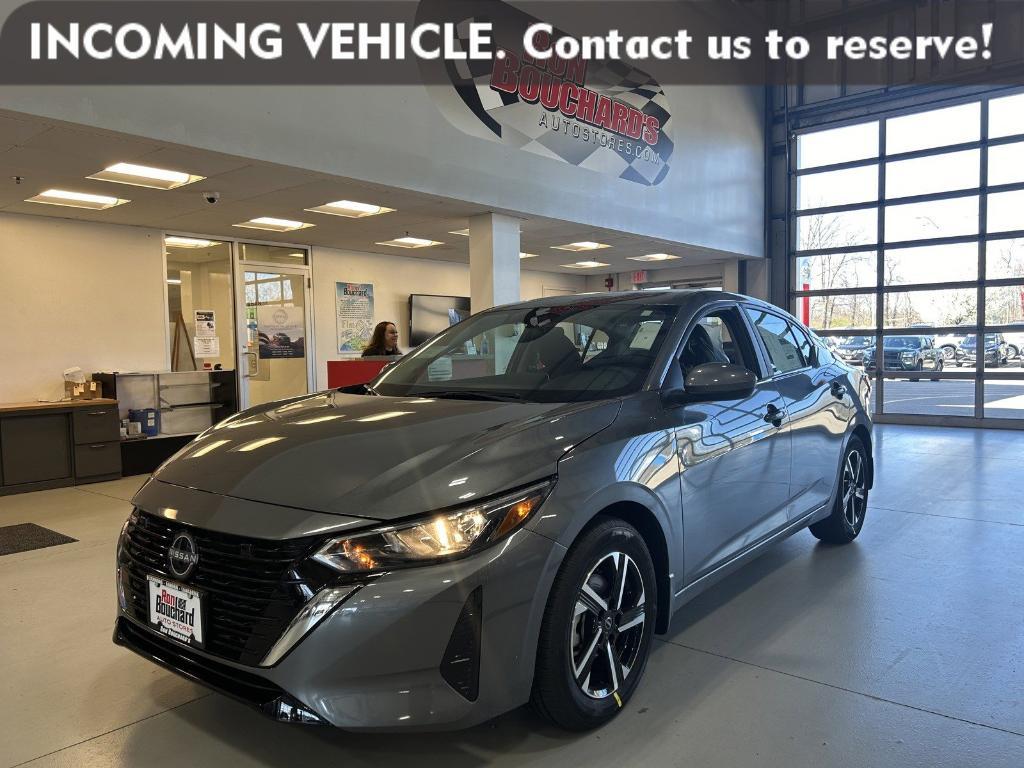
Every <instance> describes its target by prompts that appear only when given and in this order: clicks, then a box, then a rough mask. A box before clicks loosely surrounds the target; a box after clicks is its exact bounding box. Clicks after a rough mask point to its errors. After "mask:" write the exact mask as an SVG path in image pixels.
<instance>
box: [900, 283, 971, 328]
mask: <svg viewBox="0 0 1024 768" xmlns="http://www.w3.org/2000/svg"><path fill="white" fill-rule="evenodd" d="M884 313H885V314H884V322H885V327H886V328H910V327H911V326H913V325H935V326H951V325H953V326H956V325H974V324H976V323H977V322H978V292H977V291H976V290H975V289H973V288H959V289H954V290H946V291H893V292H891V293H888V294H886V296H885V301H884Z"/></svg>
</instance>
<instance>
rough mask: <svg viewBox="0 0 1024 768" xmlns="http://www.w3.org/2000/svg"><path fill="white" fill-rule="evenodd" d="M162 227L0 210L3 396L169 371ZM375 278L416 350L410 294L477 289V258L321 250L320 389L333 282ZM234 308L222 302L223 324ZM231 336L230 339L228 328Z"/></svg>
mask: <svg viewBox="0 0 1024 768" xmlns="http://www.w3.org/2000/svg"><path fill="white" fill-rule="evenodd" d="M161 236H162V233H161V232H159V231H157V230H150V229H143V228H139V227H125V226H112V225H108V224H97V223H89V222H81V221H72V220H70V219H59V218H52V217H48V216H21V215H13V214H0V275H2V277H3V280H2V282H0V307H2V309H3V312H2V313H0V316H2V317H3V332H4V337H5V339H6V346H7V352H6V353H5V354H4V355H3V357H2V358H0V361H2V362H0V403H7V402H23V401H24V402H31V401H34V400H36V399H39V398H47V399H52V398H58V397H61V396H62V395H63V392H64V385H63V380H62V372H63V370H64V369H65V368H70V367H71V366H74V365H77V366H79V367H81V368H82V370H83V371H85V372H86V373H92V372H94V371H141V370H165V369H166V368H167V323H166V321H165V319H164V313H165V305H164V301H165V293H164V291H165V280H166V275H165V274H164V261H163V254H162V251H163V248H162V243H161ZM339 281H341V282H366V283H373V285H374V292H375V308H376V316H377V319H378V320H384V319H390V320H393V321H394V322H396V323H397V324H398V328H399V343H400V346H401V347H402V349H408V329H409V303H408V302H409V294H410V293H436V294H442V295H456V296H468V295H469V265H468V264H457V263H452V262H445V261H432V260H429V259H420V258H410V257H403V256H385V255H380V254H372V253H356V252H351V251H339V250H335V249H331V248H314V249H313V314H314V323H315V333H316V340H315V347H314V352H315V354H316V361H317V366H316V370H317V385H318V386H319V387H325V386H326V385H327V360H336V359H338V358H339V355H338V354H337V350H336V335H337V334H336V330H335V322H334V316H335V304H334V284H335V283H336V282H339ZM585 282H586V281H585V279H584V277H582V276H579V275H560V274H554V273H549V272H527V271H524V272H523V273H522V276H521V282H520V286H521V293H522V297H523V298H524V299H532V298H539V297H541V296H543V295H554V294H556V293H567V292H578V291H583V290H585ZM230 316H231V315H230V313H229V312H228V311H227V310H226V309H224V310H223V311H221V310H220V309H218V313H217V321H218V323H219V324H223V323H225V322H229V318H230ZM221 335H222V338H221V343H222V344H226V343H227V335H226V333H224V332H223V331H222V334H221Z"/></svg>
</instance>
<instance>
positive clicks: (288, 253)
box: [240, 243, 309, 265]
mask: <svg viewBox="0 0 1024 768" xmlns="http://www.w3.org/2000/svg"><path fill="white" fill-rule="evenodd" d="M240 248H241V251H240V252H241V258H242V261H269V262H272V263H275V264H292V265H302V264H308V263H309V253H308V252H307V251H305V250H303V249H301V248H291V247H289V246H281V245H259V244H256V243H242V244H241V246H240Z"/></svg>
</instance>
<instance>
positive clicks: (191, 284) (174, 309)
mask: <svg viewBox="0 0 1024 768" xmlns="http://www.w3.org/2000/svg"><path fill="white" fill-rule="evenodd" d="M164 251H165V254H166V256H167V300H168V310H169V315H168V318H167V320H168V323H169V332H168V336H167V341H168V346H169V352H170V360H171V365H172V367H173V369H174V370H176V371H194V370H202V369H203V367H204V366H205V365H206V364H209V365H210V367H211V368H212V367H214V366H219V367H221V368H223V369H225V370H230V369H233V368H234V367H235V360H234V354H235V337H234V328H235V323H234V298H233V297H232V295H231V290H232V289H231V284H232V278H231V245H230V244H228V243H223V242H219V241H214V240H207V239H205V238H198V237H184V236H180V235H170V236H168V237H167V238H166V239H165V240H164ZM200 310H202V311H206V312H213V327H212V328H211V327H209V326H208V325H206V324H204V323H201V324H200V325H203V326H204V327H197V325H196V312H197V311H200ZM196 337H200V338H204V339H217V342H216V346H217V348H218V354H217V355H209V356H204V355H206V353H207V352H208V351H210V349H211V348H212V347H213V346H214V344H212V343H210V344H208V345H207V343H206V342H204V343H203V344H200V345H199V346H198V348H197V345H196V344H195V343H194V339H195V338H196ZM175 341H177V349H175V348H174V344H175ZM204 347H205V349H204Z"/></svg>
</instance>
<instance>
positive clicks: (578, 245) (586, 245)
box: [551, 240, 611, 252]
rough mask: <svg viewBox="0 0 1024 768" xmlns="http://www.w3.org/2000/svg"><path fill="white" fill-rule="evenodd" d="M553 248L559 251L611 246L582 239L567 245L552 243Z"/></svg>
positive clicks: (594, 249)
mask: <svg viewBox="0 0 1024 768" xmlns="http://www.w3.org/2000/svg"><path fill="white" fill-rule="evenodd" d="M551 247H552V248H554V249H556V250H559V251H577V252H578V251H596V250H599V249H601V248H611V246H610V245H605V244H604V243H595V242H593V241H592V240H582V241H580V242H578V243H566V244H565V245H552V246H551Z"/></svg>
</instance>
